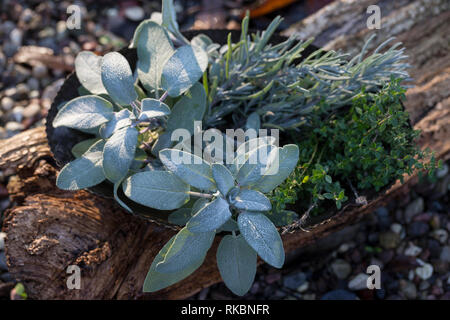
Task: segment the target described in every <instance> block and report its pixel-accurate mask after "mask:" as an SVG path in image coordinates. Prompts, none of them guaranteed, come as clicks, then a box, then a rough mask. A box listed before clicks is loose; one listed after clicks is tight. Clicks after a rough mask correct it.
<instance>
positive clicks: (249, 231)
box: [238, 211, 284, 268]
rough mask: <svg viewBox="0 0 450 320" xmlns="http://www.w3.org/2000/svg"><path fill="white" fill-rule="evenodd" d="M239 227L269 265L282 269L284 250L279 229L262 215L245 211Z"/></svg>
mask: <svg viewBox="0 0 450 320" xmlns="http://www.w3.org/2000/svg"><path fill="white" fill-rule="evenodd" d="M238 226H239V230H240V231H241V234H242V236H243V237H244V238H245V240H246V241H247V243H248V244H249V245H250V246H251V247H252V248H253V249H254V250H255V251H256V252H257V253H258V255H259V256H260V257H261V259H263V260H264V261H265V262H267V263H268V264H270V265H272V266H274V267H275V268H281V267H282V266H283V264H284V248H283V242H282V241H281V237H280V235H279V233H278V231H277V228H276V227H275V226H274V225H273V223H272V222H271V221H270V220H269V218H267V217H266V216H265V215H264V214H262V213H257V212H248V211H244V212H242V213H241V214H239V217H238Z"/></svg>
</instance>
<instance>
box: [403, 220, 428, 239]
mask: <svg viewBox="0 0 450 320" xmlns="http://www.w3.org/2000/svg"><path fill="white" fill-rule="evenodd" d="M429 229H430V227H429V226H428V224H426V223H424V222H421V221H414V222H413V223H411V224H410V225H409V226H408V234H409V235H410V236H411V237H422V236H424V235H426V234H427V233H428V230H429Z"/></svg>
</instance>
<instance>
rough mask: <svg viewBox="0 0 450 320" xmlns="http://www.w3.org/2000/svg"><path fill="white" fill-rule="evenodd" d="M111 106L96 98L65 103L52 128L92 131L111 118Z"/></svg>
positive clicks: (84, 98) (85, 97)
mask: <svg viewBox="0 0 450 320" xmlns="http://www.w3.org/2000/svg"><path fill="white" fill-rule="evenodd" d="M113 115H114V114H113V107H112V104H111V103H110V102H109V101H108V100H106V99H103V98H100V97H98V96H93V95H89V96H82V97H78V98H75V99H72V100H70V101H69V102H67V103H66V104H65V105H64V107H62V108H61V110H59V112H58V114H57V115H56V117H55V119H54V120H53V127H55V128H57V127H68V128H73V129H85V130H86V129H94V128H96V127H98V126H100V125H102V124H103V123H105V122H108V121H109V120H111V119H112V118H113Z"/></svg>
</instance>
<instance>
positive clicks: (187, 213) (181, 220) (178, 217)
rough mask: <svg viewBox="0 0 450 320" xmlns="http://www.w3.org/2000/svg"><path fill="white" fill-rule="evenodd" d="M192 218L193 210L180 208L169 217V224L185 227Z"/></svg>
mask: <svg viewBox="0 0 450 320" xmlns="http://www.w3.org/2000/svg"><path fill="white" fill-rule="evenodd" d="M191 217H192V208H180V209H178V210H176V211H174V212H172V213H171V214H170V215H169V218H168V221H169V223H172V224H176V225H178V226H184V225H185V224H186V223H187V222H188V221H189V219H190V218H191Z"/></svg>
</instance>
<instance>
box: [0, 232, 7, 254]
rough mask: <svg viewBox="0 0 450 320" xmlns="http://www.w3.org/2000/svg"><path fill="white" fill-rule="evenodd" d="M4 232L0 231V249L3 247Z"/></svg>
mask: <svg viewBox="0 0 450 320" xmlns="http://www.w3.org/2000/svg"><path fill="white" fill-rule="evenodd" d="M5 239H6V233H4V232H0V251H2V250H4V249H5Z"/></svg>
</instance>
